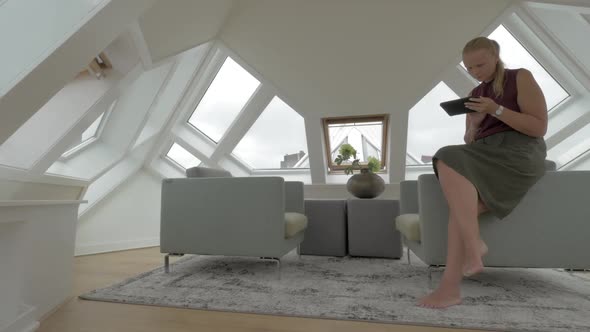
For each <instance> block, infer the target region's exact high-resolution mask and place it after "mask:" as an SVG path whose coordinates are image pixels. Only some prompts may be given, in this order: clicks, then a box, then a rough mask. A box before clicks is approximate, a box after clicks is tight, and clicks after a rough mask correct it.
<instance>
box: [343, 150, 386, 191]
mask: <svg viewBox="0 0 590 332" xmlns="http://www.w3.org/2000/svg"><path fill="white" fill-rule="evenodd" d="M338 153H339V154H338V156H337V157H336V159H334V162H335V163H336V164H337V165H338V166H340V165H341V164H342V163H343V162H345V161H348V160H350V158H353V160H352V162H351V163H350V165H348V166H347V167H346V168H345V169H344V173H345V174H346V175H349V174H353V176H351V177H350V179H348V182H347V183H346V189H348V191H349V192H350V193H351V194H352V195H354V196H355V197H358V198H375V197H377V196H379V195H381V193H383V190H385V182H384V181H383V179H382V178H381V177H380V176H379V175H377V174H375V173H376V172H378V171H379V170H380V169H381V162H380V161H379V159H378V158H376V157H373V156H369V157H368V158H367V163H366V164H364V165H361V163H360V160H359V159H358V158H357V157H356V149H355V148H354V147H353V146H352V145H350V144H348V143H346V144H342V145H341V146H340V149H338ZM355 169H358V170H360V173H358V174H354V170H355Z"/></svg>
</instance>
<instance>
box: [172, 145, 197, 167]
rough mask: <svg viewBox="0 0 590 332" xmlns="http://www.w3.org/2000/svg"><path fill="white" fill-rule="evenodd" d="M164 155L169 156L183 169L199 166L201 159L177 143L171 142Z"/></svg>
mask: <svg viewBox="0 0 590 332" xmlns="http://www.w3.org/2000/svg"><path fill="white" fill-rule="evenodd" d="M166 157H168V158H170V160H172V161H174V162H175V163H177V164H178V165H180V166H182V167H183V168H185V169H187V168H191V167H194V166H199V164H201V161H200V160H199V159H198V158H197V157H195V156H194V155H193V154H192V153H190V152H188V151H187V150H186V149H184V148H183V147H182V146H180V145H179V144H177V143H174V144H172V147H171V148H170V150H169V151H168V153H167V154H166Z"/></svg>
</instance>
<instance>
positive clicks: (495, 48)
mask: <svg viewBox="0 0 590 332" xmlns="http://www.w3.org/2000/svg"><path fill="white" fill-rule="evenodd" d="M482 49H483V50H488V51H490V52H492V54H493V55H495V56H496V57H497V58H498V63H497V64H496V73H495V75H494V93H495V94H496V97H501V96H502V95H503V94H504V79H505V77H504V68H505V67H504V62H502V59H500V44H498V42H497V41H495V40H493V39H489V38H486V37H477V38H473V39H472V40H470V41H469V42H467V44H465V47H463V54H465V53H467V52H471V51H476V50H482Z"/></svg>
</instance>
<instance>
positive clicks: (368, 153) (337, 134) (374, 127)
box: [328, 120, 383, 165]
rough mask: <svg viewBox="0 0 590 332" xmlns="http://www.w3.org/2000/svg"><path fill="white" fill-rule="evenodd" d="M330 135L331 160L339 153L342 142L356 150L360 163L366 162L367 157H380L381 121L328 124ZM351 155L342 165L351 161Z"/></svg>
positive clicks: (381, 140)
mask: <svg viewBox="0 0 590 332" xmlns="http://www.w3.org/2000/svg"><path fill="white" fill-rule="evenodd" d="M328 136H329V137H330V147H331V149H332V151H330V156H331V158H332V162H334V159H336V157H337V156H338V155H339V152H338V151H339V150H340V146H342V144H350V145H352V147H353V148H354V149H355V150H356V157H357V159H359V162H360V163H361V164H366V163H367V162H368V158H369V157H375V158H377V159H379V160H381V158H382V154H381V143H382V142H383V122H380V121H377V122H360V121H359V122H354V120H351V122H349V123H338V124H329V125H328ZM352 159H353V158H352V157H351V158H350V159H349V160H348V161H344V162H343V163H342V164H343V165H348V164H351V163H352Z"/></svg>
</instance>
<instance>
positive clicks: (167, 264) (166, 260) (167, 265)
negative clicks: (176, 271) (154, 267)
mask: <svg viewBox="0 0 590 332" xmlns="http://www.w3.org/2000/svg"><path fill="white" fill-rule="evenodd" d="M164 272H165V273H169V272H170V254H166V256H164Z"/></svg>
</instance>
